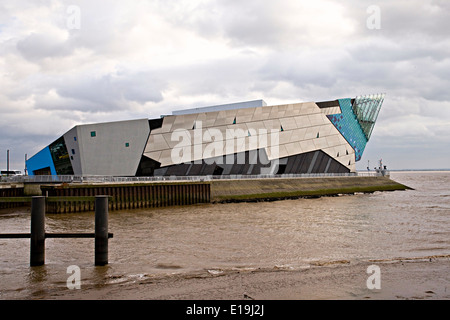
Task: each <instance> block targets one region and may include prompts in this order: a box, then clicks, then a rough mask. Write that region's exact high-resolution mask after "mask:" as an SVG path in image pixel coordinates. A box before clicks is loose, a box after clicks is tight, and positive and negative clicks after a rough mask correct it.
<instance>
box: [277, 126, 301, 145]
mask: <svg viewBox="0 0 450 320" xmlns="http://www.w3.org/2000/svg"><path fill="white" fill-rule="evenodd" d="M296 130H298V129H296ZM293 132H294V130H289V131H283V132H280V135H279V140H280V144H286V143H290V142H291V136H292V134H293Z"/></svg>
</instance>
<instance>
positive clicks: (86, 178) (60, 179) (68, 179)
mask: <svg viewBox="0 0 450 320" xmlns="http://www.w3.org/2000/svg"><path fill="white" fill-rule="evenodd" d="M356 176H358V177H380V176H389V171H383V172H377V171H358V172H346V173H300V174H272V175H270V174H266V175H262V174H260V175H246V174H243V175H220V176H219V175H217V176H212V175H207V176H151V177H117V176H95V175H52V176H46V175H36V176H19V175H18V176H9V177H1V182H19V183H21V182H22V183H23V182H28V183H118V182H119V183H120V182H158V181H200V182H201V181H211V180H234V179H283V178H320V177H356Z"/></svg>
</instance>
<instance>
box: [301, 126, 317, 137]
mask: <svg viewBox="0 0 450 320" xmlns="http://www.w3.org/2000/svg"><path fill="white" fill-rule="evenodd" d="M318 132H319V128H318V127H308V128H306V133H305V136H304V137H303V139H305V140H308V139H314V138H317V133H318Z"/></svg>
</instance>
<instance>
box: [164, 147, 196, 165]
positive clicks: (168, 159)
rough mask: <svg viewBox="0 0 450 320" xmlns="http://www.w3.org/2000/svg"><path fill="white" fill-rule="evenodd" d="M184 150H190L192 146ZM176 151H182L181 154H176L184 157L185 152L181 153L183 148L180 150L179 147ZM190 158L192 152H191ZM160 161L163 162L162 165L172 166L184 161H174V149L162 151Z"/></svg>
mask: <svg viewBox="0 0 450 320" xmlns="http://www.w3.org/2000/svg"><path fill="white" fill-rule="evenodd" d="M184 150H188V151H189V152H190V150H191V148H186V149H184ZM176 151H180V153H179V156H178V154H176V158H180V159H181V158H182V157H183V154H182V153H181V152H182V150H178V148H177V149H176ZM175 153H176V152H175ZM188 158H190V154H189V156H188ZM159 162H160V163H161V167H165V166H170V165H172V164H178V163H182V162H175V163H174V162H173V161H172V149H167V150H163V151H162V152H161V155H160V157H159Z"/></svg>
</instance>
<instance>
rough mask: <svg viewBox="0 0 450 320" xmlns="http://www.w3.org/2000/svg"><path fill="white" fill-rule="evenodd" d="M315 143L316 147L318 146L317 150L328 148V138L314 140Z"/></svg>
mask: <svg viewBox="0 0 450 320" xmlns="http://www.w3.org/2000/svg"><path fill="white" fill-rule="evenodd" d="M313 141H314V145H315V146H316V149H324V148H328V142H327V138H326V137H324V138H318V139H313Z"/></svg>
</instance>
